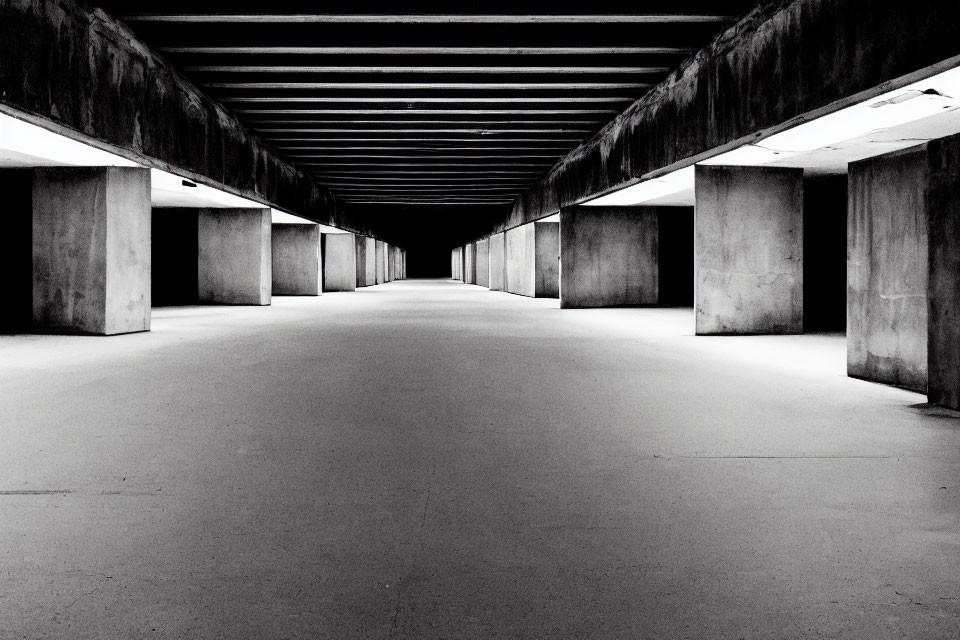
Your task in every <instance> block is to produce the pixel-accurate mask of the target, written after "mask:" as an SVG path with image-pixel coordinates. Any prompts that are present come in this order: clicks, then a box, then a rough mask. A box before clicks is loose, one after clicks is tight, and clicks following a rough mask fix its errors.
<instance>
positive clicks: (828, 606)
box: [0, 281, 960, 640]
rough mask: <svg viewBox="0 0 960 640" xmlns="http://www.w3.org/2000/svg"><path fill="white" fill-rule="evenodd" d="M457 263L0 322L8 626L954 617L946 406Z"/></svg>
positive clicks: (870, 633)
mask: <svg viewBox="0 0 960 640" xmlns="http://www.w3.org/2000/svg"><path fill="white" fill-rule="evenodd" d="M691 325H692V313H691V312H690V311H689V310H674V309H616V310H613V309H607V310H584V311H579V310H569V311H568V310H565V311H563V312H561V311H560V310H559V309H558V308H557V303H556V301H550V300H534V299H528V298H521V297H517V296H511V295H509V294H506V293H491V292H489V291H486V290H485V289H481V288H479V287H474V286H466V285H459V284H454V283H451V282H439V281H421V282H416V281H412V282H395V283H391V284H388V285H383V286H378V287H374V288H370V289H364V290H361V291H358V292H356V293H342V294H325V295H324V296H323V297H321V298H275V299H274V305H273V307H266V308H250V307H248V308H222V307H219V308H218V307H193V308H170V309H160V310H155V314H154V331H153V332H151V333H145V334H137V335H129V336H119V337H112V338H93V337H54V336H45V337H40V336H12V337H11V336H7V337H2V338H0V402H2V412H0V434H2V440H0V442H2V445H0V492H2V494H0V638H3V639H4V640H6V639H8V638H69V639H81V638H98V639H99V638H153V637H156V638H338V639H339V638H388V637H395V638H670V639H674V638H821V637H824V638H834V637H836V638H871V639H878V638H927V639H930V638H956V637H957V636H958V635H960V518H958V515H960V420H958V419H957V417H956V415H957V414H952V413H949V412H945V411H938V410H930V409H927V408H924V407H915V406H913V405H916V404H918V403H922V402H923V400H924V399H923V397H922V396H919V395H916V394H912V393H908V392H905V391H902V390H898V389H893V388H888V387H883V386H880V385H874V384H870V383H866V382H861V381H858V380H852V379H848V378H846V377H845V376H844V375H843V372H844V341H843V339H842V338H839V337H836V336H794V337H749V338H696V337H693V336H691V335H690V330H691Z"/></svg>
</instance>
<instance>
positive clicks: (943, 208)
mask: <svg viewBox="0 0 960 640" xmlns="http://www.w3.org/2000/svg"><path fill="white" fill-rule="evenodd" d="M928 154H929V167H930V177H929V188H928V189H927V206H928V211H929V214H928V217H929V225H930V227H929V229H930V235H929V263H928V264H929V272H928V278H929V287H928V291H929V307H928V351H927V353H928V359H927V363H928V365H927V366H928V381H927V396H928V398H929V400H930V402H932V403H934V404H940V405H944V406H946V407H950V408H952V409H960V136H950V137H948V138H942V139H940V140H934V141H932V142H930V143H929V145H928Z"/></svg>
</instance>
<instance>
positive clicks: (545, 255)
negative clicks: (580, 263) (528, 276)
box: [533, 222, 560, 298]
mask: <svg viewBox="0 0 960 640" xmlns="http://www.w3.org/2000/svg"><path fill="white" fill-rule="evenodd" d="M533 229H534V250H535V252H536V255H535V260H534V269H535V271H536V286H535V288H534V291H535V293H534V294H535V295H536V297H538V298H559V297H560V223H559V222H534V223H533Z"/></svg>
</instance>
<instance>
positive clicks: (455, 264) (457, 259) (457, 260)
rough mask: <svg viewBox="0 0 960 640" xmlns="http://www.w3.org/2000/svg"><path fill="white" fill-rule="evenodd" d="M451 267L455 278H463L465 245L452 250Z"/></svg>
mask: <svg viewBox="0 0 960 640" xmlns="http://www.w3.org/2000/svg"><path fill="white" fill-rule="evenodd" d="M450 268H451V270H452V272H453V275H452V277H453V279H454V280H463V247H457V248H456V249H454V250H453V251H451V252H450Z"/></svg>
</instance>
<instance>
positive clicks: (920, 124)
mask: <svg viewBox="0 0 960 640" xmlns="http://www.w3.org/2000/svg"><path fill="white" fill-rule="evenodd" d="M954 133H960V69H957V68H955V69H951V70H950V71H946V72H944V73H941V74H938V75H936V76H933V77H931V78H928V79H926V80H922V81H920V82H915V83H913V84H911V85H908V86H906V87H903V88H901V89H897V90H896V91H890V92H888V93H885V94H883V95H880V96H877V97H876V98H872V99H870V100H867V101H865V102H861V103H860V104H857V105H854V106H852V107H847V108H846V109H841V110H840V111H837V112H835V113H832V114H829V115H826V116H823V117H821V118H817V119H816V120H811V121H809V122H803V123H802V124H798V125H797V126H795V127H793V128H791V129H788V130H786V131H783V132H781V133H778V134H775V135H773V136H770V137H769V138H765V139H763V140H761V141H760V142H758V143H756V144H749V145H744V146H742V147H740V148H738V149H734V150H733V151H729V152H727V153H723V154H720V155H718V156H714V157H712V158H710V159H708V160H704V161H702V162H700V163H699V164H707V165H732V166H771V167H797V168H803V169H805V170H806V171H807V172H808V173H810V174H814V175H817V174H819V175H828V174H844V173H846V172H847V164H848V163H850V162H854V161H857V160H863V159H864V158H869V157H872V156H877V155H881V154H884V153H890V152H892V151H897V150H900V149H906V148H908V147H912V146H915V145H918V144H922V143H923V142H926V141H928V140H932V139H935V138H942V137H944V136H949V135H952V134H954ZM693 182H694V177H693V167H692V166H691V167H685V168H683V169H678V170H677V171H673V172H671V173H668V174H666V175H663V176H658V177H656V178H653V179H649V180H645V181H643V182H640V183H638V184H635V185H633V186H630V187H626V188H625V189H621V190H619V191H616V192H614V193H610V194H607V195H605V196H601V197H599V198H596V199H594V200H591V201H589V202H584V203H583V204H585V205H590V206H630V205H640V204H644V205H660V206H693V203H694V189H693Z"/></svg>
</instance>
